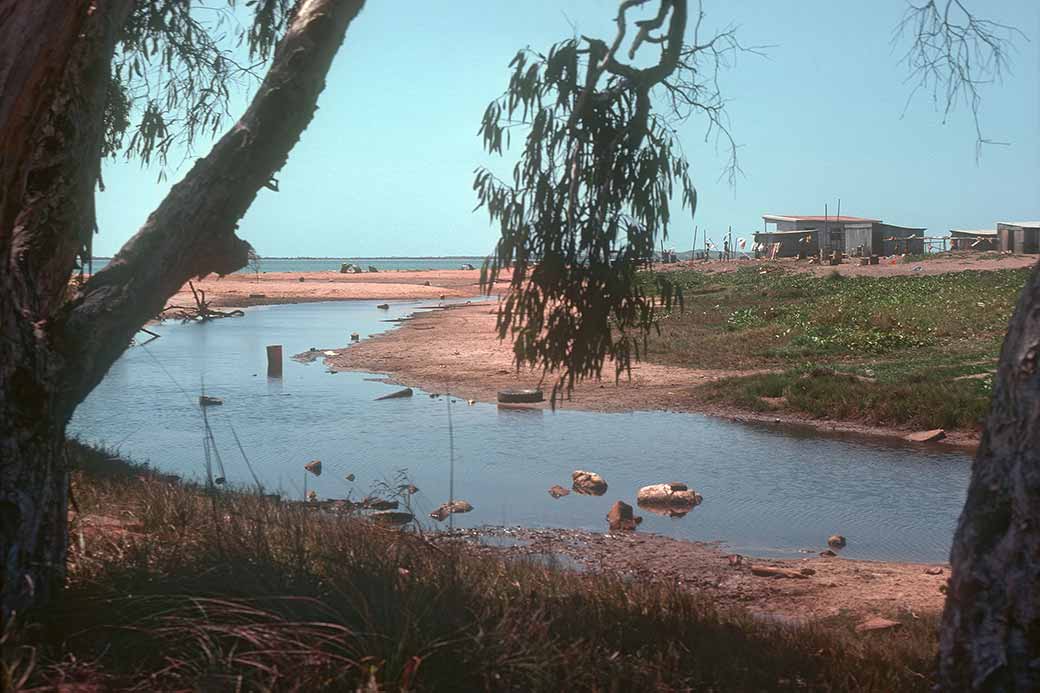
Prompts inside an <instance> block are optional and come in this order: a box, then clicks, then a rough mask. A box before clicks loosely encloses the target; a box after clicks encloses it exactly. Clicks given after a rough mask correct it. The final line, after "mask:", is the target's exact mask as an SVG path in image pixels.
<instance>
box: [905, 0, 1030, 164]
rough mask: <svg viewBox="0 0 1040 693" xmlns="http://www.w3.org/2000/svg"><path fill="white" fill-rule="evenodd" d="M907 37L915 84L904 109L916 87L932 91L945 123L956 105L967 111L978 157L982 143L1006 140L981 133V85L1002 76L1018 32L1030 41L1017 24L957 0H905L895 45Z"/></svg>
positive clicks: (911, 77)
mask: <svg viewBox="0 0 1040 693" xmlns="http://www.w3.org/2000/svg"><path fill="white" fill-rule="evenodd" d="M905 36H909V38H910V48H909V49H908V50H907V51H906V53H905V54H904V55H903V57H902V62H903V63H904V64H905V65H906V67H907V69H908V71H909V74H908V76H907V81H908V82H909V83H911V84H912V85H913V86H912V88H911V90H910V94H909V95H908V96H907V101H906V106H904V109H903V112H904V113H905V112H906V109H907V108H909V106H910V102H911V101H912V100H913V98H914V96H916V94H917V93H918V92H920V91H925V92H931V96H932V101H933V103H934V104H935V106H936V108H937V109H940V110H942V114H943V122H944V123H945V122H946V119H947V118H948V117H949V115H950V113H952V112H953V111H954V110H955V109H956V107H957V106H958V105H959V104H960V105H964V106H966V107H967V108H968V109H969V110H970V111H971V115H972V120H973V122H974V125H975V137H976V142H975V156H976V159H978V158H979V157H980V156H981V154H982V146H983V145H985V144H1007V143H1006V142H995V141H993V140H990V139H988V138H986V137H985V136H984V135H983V132H982V122H981V109H982V95H981V93H980V89H981V88H982V87H983V86H985V85H988V84H992V83H994V82H1000V81H1001V79H1002V78H1003V76H1004V74H1005V72H1006V71H1007V70H1008V55H1007V51H1008V50H1009V49H1011V48H1014V39H1015V38H1016V37H1021V38H1023V39H1026V40H1028V39H1027V38H1026V35H1025V34H1023V33H1022V32H1021V31H1020V30H1018V29H1016V28H1015V27H1011V26H1007V25H1005V24H1000V23H998V22H994V21H991V20H988V19H982V18H979V17H977V16H976V15H974V14H972V12H971V11H970V10H968V8H967V7H965V6H964V3H963V2H962V1H961V0H945V1H943V0H938V1H937V0H929V1H928V2H923V3H920V4H915V3H913V2H909V3H908V7H907V10H906V12H905V13H904V14H903V18H902V19H901V20H900V22H899V24H898V25H897V27H896V30H895V33H894V35H893V38H892V42H893V44H895V43H898V42H899V41H901V40H902V39H903V38H904V37H905Z"/></svg>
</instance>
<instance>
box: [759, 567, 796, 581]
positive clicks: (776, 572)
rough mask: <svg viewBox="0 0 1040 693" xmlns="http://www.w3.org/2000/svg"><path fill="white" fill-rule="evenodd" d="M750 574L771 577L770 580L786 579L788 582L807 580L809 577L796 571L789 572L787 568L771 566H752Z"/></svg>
mask: <svg viewBox="0 0 1040 693" xmlns="http://www.w3.org/2000/svg"><path fill="white" fill-rule="evenodd" d="M751 574H752V575H757V576H758V577H771V578H786V579H790V580H808V579H809V576H808V575H805V574H803V573H801V572H799V571H797V570H790V569H789V568H778V567H776V566H771V565H753V566H751Z"/></svg>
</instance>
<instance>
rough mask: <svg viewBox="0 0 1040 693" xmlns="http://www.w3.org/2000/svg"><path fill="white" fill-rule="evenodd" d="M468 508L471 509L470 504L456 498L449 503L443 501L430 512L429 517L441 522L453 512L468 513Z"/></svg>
mask: <svg viewBox="0 0 1040 693" xmlns="http://www.w3.org/2000/svg"><path fill="white" fill-rule="evenodd" d="M470 510H473V506H472V505H470V504H469V503H467V502H466V501H464V500H457V501H452V502H451V503H445V504H444V505H442V506H441V507H439V508H437V509H436V510H434V511H433V512H432V513H430V517H432V518H433V519H435V520H437V521H438V522H443V521H444V520H445V519H447V517H448V515H452V514H454V513H468V512H469V511H470Z"/></svg>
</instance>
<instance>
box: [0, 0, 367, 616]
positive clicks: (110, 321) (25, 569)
mask: <svg viewBox="0 0 1040 693" xmlns="http://www.w3.org/2000/svg"><path fill="white" fill-rule="evenodd" d="M10 2H11V0H0V20H3V21H5V22H7V21H10V20H11V19H12V17H13V18H14V19H18V17H17V16H16V15H18V14H19V12H20V11H21V10H22V9H23V8H32V7H35V6H34V5H33V3H21V4H17V3H16V4H17V8H14V9H12V8H13V7H14V6H11V7H9V6H8V5H9V3H10ZM62 2H65V0H62ZM132 2H133V0H108V1H107V2H105V1H104V0H93V2H91V3H89V5H90V7H91V8H92V10H91V16H90V19H89V21H88V26H96V28H97V32H98V33H95V32H93V31H91V30H89V28H88V30H84V28H83V25H82V24H81V25H80V26H79V28H78V30H79V31H80V32H83V33H82V34H73V38H72V39H69V40H72V41H73V44H74V45H72V46H71V47H70V49H69V50H68V51H66V52H62V51H53V52H54V53H55V55H60V56H62V57H63V59H64V60H65V61H66V62H68V57H69V56H73V57H75V56H76V55H77V53H76V51H77V50H78V51H79V53H78V55H79V56H80V57H81V58H83V59H82V60H73V61H72V62H73V63H74V64H75V66H77V69H76V70H75V71H74V72H69V73H67V74H71V75H73V77H71V78H67V79H66V80H65V82H64V83H63V84H62V85H61V88H60V89H58V90H57V92H58V93H57V94H56V95H55V94H50V95H49V96H47V97H46V98H45V97H40V98H38V99H37V100H38V101H40V102H41V103H42V104H44V107H43V111H42V112H43V113H44V116H43V117H42V118H41V122H43V123H44V124H45V126H44V127H43V128H40V129H42V130H45V132H43V135H42V136H37V138H36V139H35V141H34V144H33V148H32V149H31V153H30V155H29V156H21V157H20V158H15V157H5V158H3V159H2V160H0V169H4V170H2V171H0V173H2V174H3V183H4V185H5V186H8V185H9V186H11V187H10V188H5V191H4V192H5V197H4V198H3V199H4V200H8V199H11V197H12V196H13V195H16V194H17V195H18V196H19V204H18V205H15V207H16V211H15V213H14V215H9V218H5V219H4V220H3V225H2V226H0V270H2V271H0V292H2V293H0V398H2V399H0V556H2V557H3V561H4V563H3V568H2V573H0V607H2V614H3V617H4V620H6V619H7V618H9V617H10V616H11V615H12V614H14V613H16V612H18V611H21V610H24V609H25V608H27V607H31V606H34V605H38V604H41V603H44V602H46V601H48V600H49V599H50V598H51V597H52V596H53V595H54V594H55V593H56V590H57V589H58V588H59V587H60V585H61V582H62V579H63V576H64V568H65V551H66V538H67V537H66V513H67V508H66V499H67V492H68V471H67V469H66V465H65V459H64V444H65V443H64V435H65V426H66V423H67V422H68V420H69V418H70V417H71V416H72V413H73V411H74V410H75V408H76V406H77V405H78V404H79V403H80V402H81V401H82V400H83V398H85V397H86V396H87V394H89V392H90V390H91V389H93V387H94V386H95V385H96V384H97V383H98V382H99V381H100V380H101V378H102V377H103V376H104V374H105V373H106V372H107V371H108V369H109V367H110V366H111V365H112V363H113V362H115V360H116V359H117V358H118V357H119V355H120V354H122V352H123V351H124V350H125V349H126V346H127V344H129V342H130V339H131V337H132V336H133V335H134V333H135V332H136V331H137V330H138V329H139V328H140V327H141V326H142V325H144V324H145V323H146V322H147V321H148V320H149V319H151V318H152V317H154V316H155V315H156V314H157V313H158V312H159V311H160V310H161V309H162V307H163V306H164V305H165V302H166V300H167V299H168V298H169V297H170V296H171V295H173V294H174V293H175V292H176V291H177V290H178V289H179V288H180V287H181V286H182V285H183V284H184V282H185V281H187V280H188V279H190V278H192V277H195V276H204V275H206V274H209V273H211V272H217V273H220V274H226V273H229V272H232V271H234V270H236V269H238V268H239V267H242V266H244V265H245V264H246V260H247V250H248V247H249V246H248V245H247V244H246V243H245V242H244V241H242V240H240V239H238V238H237V237H236V236H235V229H236V228H237V223H238V221H239V219H241V217H242V215H243V214H245V212H246V210H247V209H248V208H249V205H250V204H251V203H252V201H253V199H254V198H255V197H256V194H257V192H258V190H259V189H260V188H261V187H263V186H265V185H267V184H269V181H270V180H271V178H272V176H273V175H274V174H275V173H276V172H277V171H278V170H279V169H280V168H281V167H282V166H283V165H284V164H285V161H286V160H287V157H288V154H289V151H290V150H291V149H292V147H293V146H294V145H295V144H296V142H297V141H298V139H299V137H300V135H301V133H302V132H303V130H304V129H306V127H307V125H308V124H309V123H310V121H311V119H312V117H313V114H314V111H315V110H316V108H317V99H318V95H319V94H320V93H321V91H322V90H323V89H324V86H325V76H326V74H327V72H328V70H329V68H330V67H331V64H332V59H333V57H334V56H335V54H336V52H337V50H338V48H339V46H340V44H341V43H342V41H343V38H344V36H345V34H346V30H347V28H348V26H349V25H350V23H351V21H352V20H353V19H354V17H355V16H357V14H358V12H359V11H360V9H361V6H362V4H363V0H302V1H301V2H300V3H299V5H298V7H297V8H296V11H295V13H294V16H293V17H292V19H291V21H290V23H289V26H288V28H287V29H286V33H285V36H284V37H283V38H282V40H281V41H280V42H279V44H278V47H277V48H276V50H275V54H274V58H273V60H272V64H271V67H270V70H269V72H268V74H267V76H266V78H265V79H264V81H263V83H262V85H261V86H260V89H259V91H258V92H257V95H256V96H255V98H254V99H253V102H252V104H251V105H250V107H249V109H248V110H247V111H246V113H245V115H244V116H243V117H242V118H241V119H240V120H239V121H238V123H237V124H236V125H235V126H234V127H233V128H231V130H230V131H229V132H228V133H227V134H226V135H224V137H223V138H221V140H220V141H219V142H218V143H217V144H216V145H215V146H214V147H213V149H212V151H211V152H210V153H209V155H208V156H206V157H205V158H204V159H201V160H199V161H198V162H197V163H196V164H195V166H194V167H193V168H192V169H191V171H190V172H189V173H188V174H187V175H186V176H185V178H184V179H183V180H182V181H181V182H180V183H178V184H177V185H175V186H174V187H173V189H172V190H171V191H170V193H169V195H168V196H167V197H166V199H165V200H164V201H163V202H162V204H161V205H160V206H159V208H158V209H156V211H155V212H153V213H152V214H151V215H150V216H149V218H148V220H147V222H146V223H145V224H144V226H143V227H142V228H141V230H140V231H139V232H138V233H137V234H136V235H135V236H134V237H133V238H132V239H130V241H128V242H127V243H126V245H125V246H124V247H123V248H122V250H120V251H119V253H118V254H117V255H116V257H115V258H114V259H113V261H112V262H111V263H110V264H109V266H108V267H107V268H106V269H105V270H103V271H102V272H99V273H97V274H96V275H94V276H93V277H91V278H90V279H89V280H88V281H87V282H86V284H85V285H84V286H83V287H82V288H81V289H79V290H78V291H77V292H76V294H75V295H74V296H73V297H72V298H71V299H69V300H67V301H66V300H65V296H66V292H67V290H68V280H69V277H70V273H71V269H72V267H73V264H74V260H75V253H76V251H77V249H78V247H79V242H80V240H81V238H82V233H83V232H84V225H85V224H88V225H92V224H93V189H94V185H95V184H96V181H97V170H98V152H99V149H98V142H99V140H98V137H99V136H100V132H101V118H102V115H103V114H102V111H101V109H100V107H99V104H100V106H103V101H101V100H100V98H102V97H103V94H104V90H103V89H102V90H100V91H99V90H98V84H99V82H98V80H101V81H102V82H103V81H104V80H107V78H108V75H109V72H110V69H111V58H112V46H114V41H115V36H116V34H117V31H118V29H119V28H120V27H121V26H122V23H123V21H125V17H126V10H127V9H128V8H129V6H130V5H131V4H132ZM2 12H7V14H6V15H4V14H2ZM26 12H27V13H28V14H30V15H32V14H33V12H32V10H31V9H27V10H26ZM120 12H121V13H122V14H121V15H120V14H119V13H120ZM33 16H35V15H33ZM103 20H111V21H103ZM22 24H24V22H22ZM7 28H8V27H7V25H6V24H5V26H4V27H3V31H0V36H2V35H5V34H6V33H7ZM77 36H81V37H80V38H76V37H77ZM99 36H100V38H98V37H99ZM5 56H6V51H2V50H0V60H3V59H4V58H5ZM55 60H57V58H55ZM69 69H71V68H69ZM6 74H7V73H5V72H4V65H3V64H2V63H0V79H6ZM10 82H11V80H9V79H8V80H7V82H4V83H10ZM25 84H26V85H27V87H28V88H36V89H40V88H43V87H42V86H41V85H43V86H46V85H44V84H43V81H42V79H37V80H36V81H33V80H32V79H27V80H25ZM52 91H53V90H52ZM12 96H18V95H17V94H14V93H13V92H8V91H6V90H5V91H4V92H3V93H2V94H0V115H2V114H4V113H7V112H8V111H11V112H15V110H16V109H13V108H8V106H9V104H8V103H7V102H8V100H9V97H12ZM34 103H35V102H34ZM24 111H25V109H24V108H22V109H21V110H20V111H18V113H24ZM24 120H25V118H24V117H22V118H21V119H17V118H14V119H10V123H12V125H10V130H7V129H3V128H7V127H8V125H9V123H8V122H5V121H2V120H0V139H3V140H4V141H5V142H7V141H9V140H10V138H9V137H8V134H9V133H11V134H14V133H21V132H24V131H25V128H24V127H23V126H24V122H23V121H24ZM16 126H17V127H16ZM18 128H22V129H18ZM7 168H11V169H12V170H10V171H8V170H6V169H7ZM14 169H17V170H14ZM11 181H14V182H11ZM19 181H20V182H19ZM15 183H18V185H16V184H15ZM19 186H20V187H19ZM14 220H16V221H14ZM89 230H92V228H91V229H89Z"/></svg>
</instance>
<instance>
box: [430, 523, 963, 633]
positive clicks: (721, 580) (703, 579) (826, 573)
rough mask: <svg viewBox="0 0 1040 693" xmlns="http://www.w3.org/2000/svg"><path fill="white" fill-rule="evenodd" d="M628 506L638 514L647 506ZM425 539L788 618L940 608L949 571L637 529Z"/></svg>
mask: <svg viewBox="0 0 1040 693" xmlns="http://www.w3.org/2000/svg"><path fill="white" fill-rule="evenodd" d="M634 510H635V512H636V514H637V515H638V514H640V513H643V512H648V511H646V510H644V509H640V508H635V509H634ZM694 512H696V511H694ZM432 538H433V539H434V540H435V541H446V540H462V541H466V542H468V543H469V544H470V545H471V546H472V547H473V550H474V551H477V552H481V551H483V552H486V553H488V554H491V555H498V556H505V557H507V558H513V559H519V560H543V561H544V560H548V561H549V562H553V561H555V562H557V563H561V564H562V566H561V567H563V568H564V569H570V570H577V571H579V572H590V573H601V574H608V575H615V576H618V577H620V578H622V579H626V580H634V581H643V582H650V581H652V582H667V583H671V584H674V585H676V586H678V587H682V588H683V589H686V590H689V591H692V592H695V593H699V594H702V595H705V596H706V597H708V598H709V599H710V600H711V601H712V603H714V604H717V605H719V606H723V607H728V606H733V607H742V608H744V609H747V610H748V611H750V612H751V613H755V614H758V615H761V616H768V617H772V618H780V619H784V620H789V621H794V622H810V621H819V620H822V619H827V618H834V617H839V616H849V615H851V616H854V617H856V618H857V619H863V618H870V617H875V616H889V617H891V616H896V615H902V616H904V617H910V618H917V616H918V615H919V614H923V613H934V612H938V611H941V610H942V607H943V602H944V601H945V599H946V597H945V592H944V589H945V585H946V581H947V578H948V577H949V573H950V567H949V564H948V563H919V562H897V561H873V560H866V559H854V558H842V557H841V555H840V551H839V552H838V555H835V556H820V555H818V554H816V553H812V554H807V555H806V556H805V557H804V558H761V557H749V556H746V555H740V554H734V553H732V552H727V551H725V550H724V549H723V548H722V547H721V546H720V545H719V543H718V542H702V541H693V540H688V539H673V538H671V537H667V536H664V535H661V534H653V533H649V532H645V533H644V532H640V531H639V530H635V531H604V532H594V531H589V530H582V529H561V528H531V527H498V526H485V527H479V528H474V529H467V530H456V531H455V533H454V534H451V533H446V532H445V533H439V534H435V535H432ZM485 539H490V540H491V542H490V543H488V542H486V541H484V540H485ZM823 548H824V549H826V547H823ZM735 556H736V557H737V558H733V557H735ZM770 569H776V570H775V571H771V570H770ZM770 572H773V574H772V575H770V574H767V573H770ZM795 574H797V575H795ZM865 587H869V589H864V588H865Z"/></svg>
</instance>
